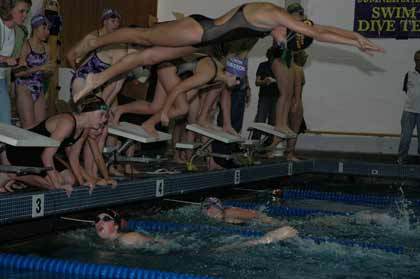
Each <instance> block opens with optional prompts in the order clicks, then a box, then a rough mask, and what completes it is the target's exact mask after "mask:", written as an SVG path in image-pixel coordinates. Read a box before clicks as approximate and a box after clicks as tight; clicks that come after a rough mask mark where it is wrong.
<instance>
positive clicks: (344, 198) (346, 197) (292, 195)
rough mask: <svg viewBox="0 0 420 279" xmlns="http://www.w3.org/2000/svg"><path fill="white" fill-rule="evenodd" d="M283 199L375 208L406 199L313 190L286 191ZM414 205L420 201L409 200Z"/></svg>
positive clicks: (418, 204)
mask: <svg viewBox="0 0 420 279" xmlns="http://www.w3.org/2000/svg"><path fill="white" fill-rule="evenodd" d="M283 198H284V199H285V200H293V199H313V200H326V201H337V202H344V203H350V204H359V205H360V204H367V205H374V206H390V205H392V204H394V203H396V202H402V201H404V199H402V198H401V197H396V196H390V197H386V196H382V197H381V196H373V195H353V194H344V193H334V192H318V191H311V190H295V189H293V190H285V191H283ZM407 201H408V202H410V203H411V204H412V205H415V206H420V200H407Z"/></svg>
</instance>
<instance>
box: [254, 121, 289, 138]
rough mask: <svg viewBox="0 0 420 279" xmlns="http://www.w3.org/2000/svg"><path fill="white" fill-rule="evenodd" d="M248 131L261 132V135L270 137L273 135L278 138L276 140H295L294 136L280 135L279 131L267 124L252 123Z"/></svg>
mask: <svg viewBox="0 0 420 279" xmlns="http://www.w3.org/2000/svg"><path fill="white" fill-rule="evenodd" d="M248 129H249V130H252V129H254V130H258V131H261V132H263V133H266V134H270V135H273V136H275V137H278V138H281V139H292V138H296V135H295V136H290V135H287V134H285V133H282V132H280V131H277V130H276V129H275V128H274V126H272V125H269V124H267V123H258V122H254V123H252V124H251V125H250V126H249V128H248Z"/></svg>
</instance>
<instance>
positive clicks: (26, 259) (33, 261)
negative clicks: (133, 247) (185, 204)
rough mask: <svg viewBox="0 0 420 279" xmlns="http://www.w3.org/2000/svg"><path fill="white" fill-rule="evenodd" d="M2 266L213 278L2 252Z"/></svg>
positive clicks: (139, 278) (121, 277)
mask: <svg viewBox="0 0 420 279" xmlns="http://www.w3.org/2000/svg"><path fill="white" fill-rule="evenodd" d="M0 267H2V268H7V269H13V270H31V271H36V272H43V273H61V274H67V275H75V276H81V277H83V278H101V279H212V278H215V277H210V276H196V275H190V274H181V273H174V272H162V271H157V270H147V269H140V268H129V267H121V266H115V265H109V264H88V263H81V262H78V261H70V260H61V259H52V258H44V257H38V256H22V255H16V254H6V253H0Z"/></svg>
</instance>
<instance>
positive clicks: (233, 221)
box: [223, 217, 245, 225]
mask: <svg viewBox="0 0 420 279" xmlns="http://www.w3.org/2000/svg"><path fill="white" fill-rule="evenodd" d="M223 221H224V222H225V223H229V224H237V225H241V224H245V222H244V221H243V220H241V219H238V218H231V217H225V218H224V219H223Z"/></svg>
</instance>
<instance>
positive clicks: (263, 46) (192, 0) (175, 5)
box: [158, 0, 285, 134]
mask: <svg viewBox="0 0 420 279" xmlns="http://www.w3.org/2000/svg"><path fill="white" fill-rule="evenodd" d="M247 2H272V3H274V4H277V5H279V6H284V3H285V1H284V0H277V1H255V0H254V1H245V0H159V1H158V18H159V20H160V21H166V20H172V19H174V17H173V15H172V12H173V11H175V12H180V13H184V14H185V15H190V14H197V13H198V14H203V15H206V16H208V17H218V16H220V15H223V14H224V13H226V12H227V11H228V10H230V9H232V8H234V7H236V6H239V5H241V4H243V3H247ZM271 44H272V40H271V38H268V37H267V38H265V39H263V40H260V41H259V42H258V43H257V45H256V46H255V47H254V49H253V50H252V51H251V53H250V56H249V70H248V76H249V83H250V86H251V92H252V97H251V103H250V105H249V107H247V109H246V111H245V118H244V126H243V128H242V131H243V134H247V127H248V126H249V123H251V122H253V120H254V118H255V114H256V112H257V104H258V88H257V87H256V86H255V74H256V73H257V68H258V65H259V64H260V63H261V62H263V61H264V60H265V52H266V50H267V49H268V48H269V47H270V46H271Z"/></svg>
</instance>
